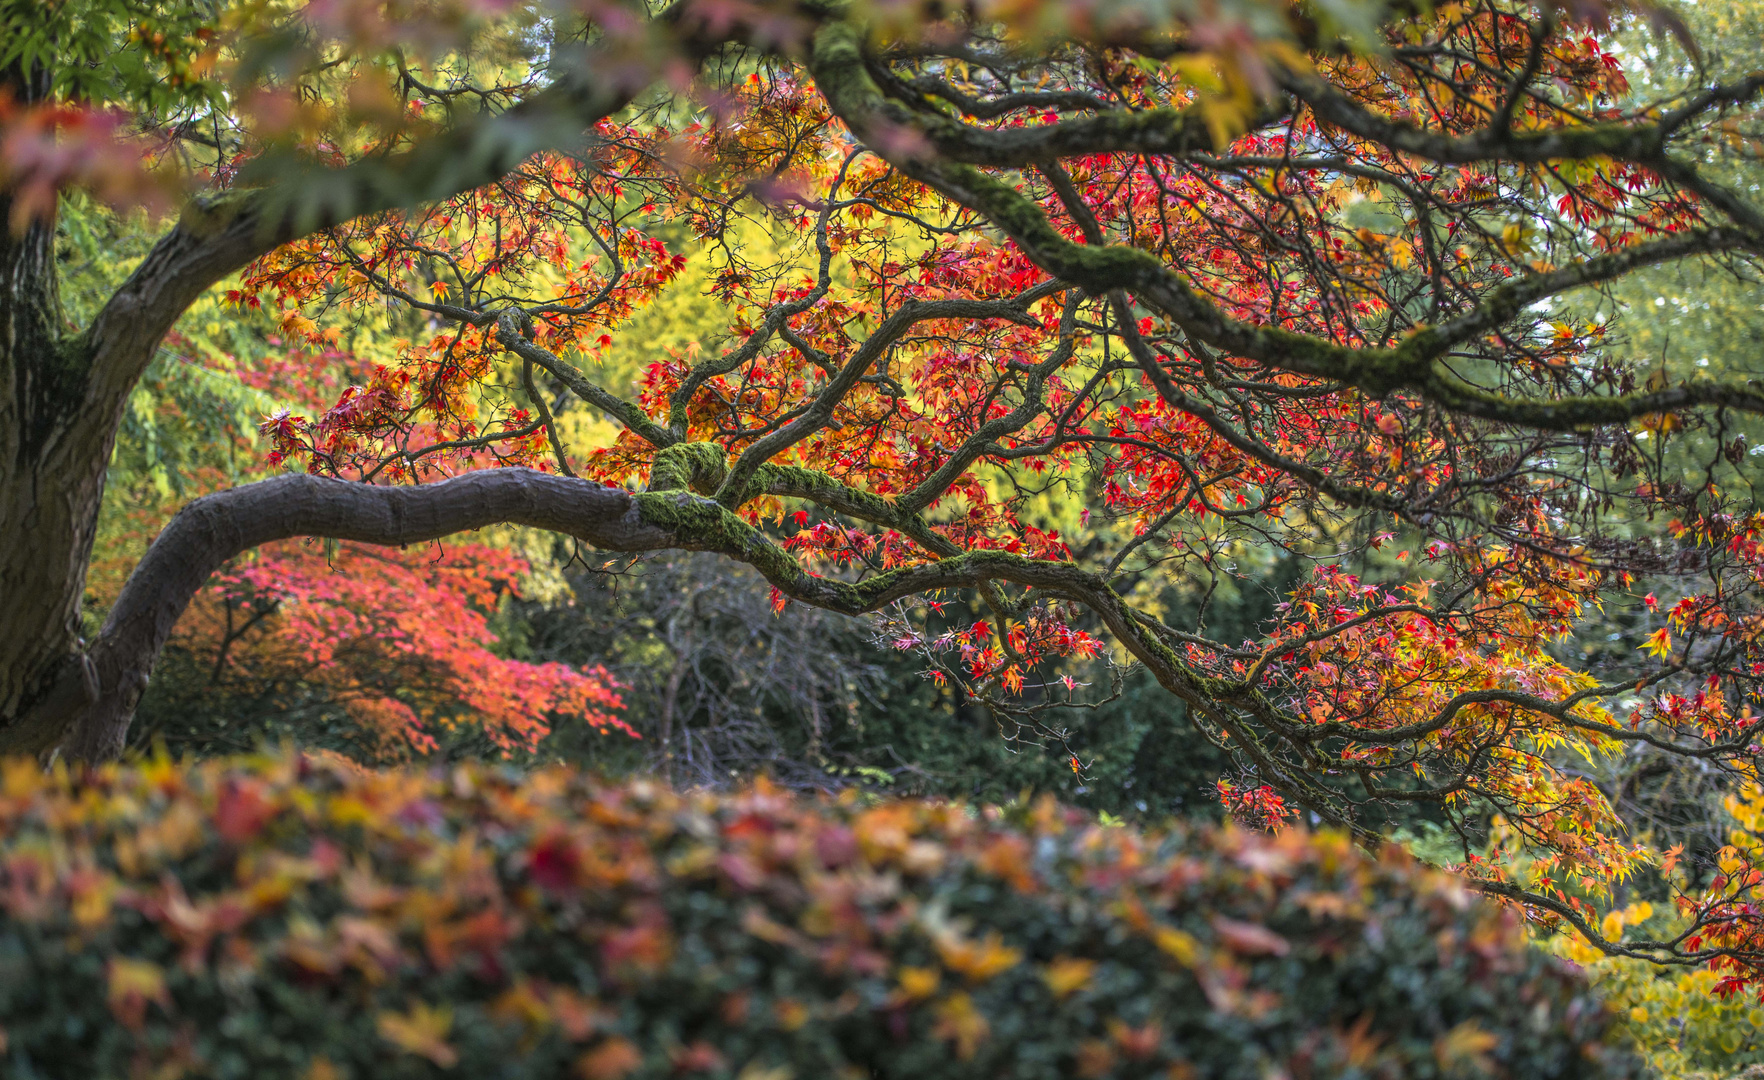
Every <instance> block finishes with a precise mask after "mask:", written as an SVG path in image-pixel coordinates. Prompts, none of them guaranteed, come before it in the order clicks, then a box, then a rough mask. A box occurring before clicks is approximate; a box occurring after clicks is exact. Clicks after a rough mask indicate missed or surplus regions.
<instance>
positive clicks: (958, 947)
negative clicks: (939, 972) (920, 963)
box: [935, 930, 1023, 983]
mask: <svg viewBox="0 0 1764 1080" xmlns="http://www.w3.org/2000/svg"><path fill="white" fill-rule="evenodd" d="M935 944H936V946H937V955H938V956H939V957H941V958H942V959H943V964H944V966H945V967H947V968H949V970H951V971H953V972H955V973H956V974H957V975H960V976H962V977H963V978H965V979H967V980H968V981H969V982H973V983H982V982H985V981H986V980H988V979H990V978H992V977H993V976H995V975H998V974H1000V973H1002V972H1006V971H1009V970H1010V969H1011V968H1014V967H1016V966H1017V962H1018V961H1019V960H1021V959H1023V953H1022V951H1021V950H1020V949H1013V948H1011V947H1010V946H1008V945H1006V944H1005V943H1004V938H1003V937H1002V936H1001V935H1000V934H999V933H998V931H996V930H994V931H993V932H991V933H989V934H987V935H986V937H985V938H983V939H982V940H980V941H970V940H968V939H966V938H962V937H960V936H958V935H956V934H953V933H949V934H939V935H938V936H937V937H936V939H935Z"/></svg>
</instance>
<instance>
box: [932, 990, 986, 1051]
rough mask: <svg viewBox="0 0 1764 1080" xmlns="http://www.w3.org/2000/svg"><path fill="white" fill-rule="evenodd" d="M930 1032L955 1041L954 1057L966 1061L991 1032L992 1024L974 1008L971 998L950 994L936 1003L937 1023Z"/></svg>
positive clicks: (964, 995)
mask: <svg viewBox="0 0 1764 1080" xmlns="http://www.w3.org/2000/svg"><path fill="white" fill-rule="evenodd" d="M931 1033H932V1034H933V1035H935V1036H937V1037H938V1038H939V1039H947V1040H949V1041H950V1042H953V1043H955V1048H956V1057H959V1058H961V1059H962V1060H963V1061H967V1060H969V1059H970V1058H972V1057H973V1056H974V1052H975V1051H976V1050H978V1049H980V1044H981V1043H982V1042H985V1041H986V1037H987V1036H988V1035H990V1034H992V1025H991V1024H989V1023H987V1021H986V1017H984V1016H982V1015H981V1014H980V1010H979V1009H976V1008H974V999H973V998H971V997H969V996H968V995H966V994H952V995H950V997H949V998H948V999H947V1000H945V1001H943V1002H941V1003H939V1004H938V1006H937V1025H936V1026H935V1027H933V1028H932V1029H931Z"/></svg>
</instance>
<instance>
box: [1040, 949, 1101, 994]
mask: <svg viewBox="0 0 1764 1080" xmlns="http://www.w3.org/2000/svg"><path fill="white" fill-rule="evenodd" d="M1094 974H1096V961H1094V960H1080V959H1077V958H1075V957H1071V956H1061V957H1057V958H1055V959H1054V961H1053V962H1052V963H1050V964H1048V965H1047V967H1046V969H1044V970H1043V971H1042V973H1041V978H1042V981H1044V982H1046V983H1047V988H1048V989H1049V990H1052V991H1053V996H1054V997H1056V998H1062V999H1063V998H1065V997H1066V996H1068V995H1070V994H1072V993H1075V992H1077V991H1079V990H1082V989H1084V988H1085V987H1086V986H1088V985H1090V977H1091V976H1092V975H1094Z"/></svg>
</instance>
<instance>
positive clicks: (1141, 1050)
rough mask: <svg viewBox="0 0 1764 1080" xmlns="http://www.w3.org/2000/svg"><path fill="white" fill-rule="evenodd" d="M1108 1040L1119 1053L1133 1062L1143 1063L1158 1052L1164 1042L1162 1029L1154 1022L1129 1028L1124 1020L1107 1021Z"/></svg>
mask: <svg viewBox="0 0 1764 1080" xmlns="http://www.w3.org/2000/svg"><path fill="white" fill-rule="evenodd" d="M1109 1038H1111V1039H1113V1040H1115V1045H1116V1046H1117V1047H1119V1048H1120V1050H1121V1053H1123V1054H1125V1055H1127V1057H1128V1058H1129V1059H1131V1060H1133V1061H1144V1060H1146V1059H1147V1058H1149V1057H1151V1056H1152V1055H1153V1054H1155V1053H1157V1052H1158V1047H1159V1046H1160V1045H1162V1044H1163V1041H1164V1029H1163V1027H1162V1025H1160V1024H1159V1023H1158V1022H1157V1021H1156V1020H1152V1021H1149V1022H1147V1023H1146V1024H1145V1025H1144V1026H1142V1027H1129V1026H1128V1025H1127V1022H1126V1021H1124V1020H1110V1021H1109Z"/></svg>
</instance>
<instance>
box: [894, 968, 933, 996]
mask: <svg viewBox="0 0 1764 1080" xmlns="http://www.w3.org/2000/svg"><path fill="white" fill-rule="evenodd" d="M942 981H943V975H942V973H941V972H939V971H938V970H937V969H936V968H922V967H911V966H907V967H902V968H901V969H900V996H901V997H902V998H904V999H905V1000H907V1001H923V1000H925V999H926V998H928V997H930V996H931V995H932V994H935V993H937V984H938V983H941V982H942Z"/></svg>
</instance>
